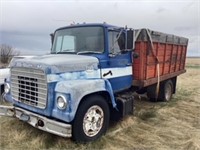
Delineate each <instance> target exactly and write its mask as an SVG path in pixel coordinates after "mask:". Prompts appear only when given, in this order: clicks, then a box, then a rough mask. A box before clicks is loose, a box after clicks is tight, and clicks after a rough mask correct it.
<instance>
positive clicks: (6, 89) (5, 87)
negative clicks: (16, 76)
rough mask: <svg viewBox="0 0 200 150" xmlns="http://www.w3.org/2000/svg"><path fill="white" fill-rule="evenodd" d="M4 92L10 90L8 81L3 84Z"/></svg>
mask: <svg viewBox="0 0 200 150" xmlns="http://www.w3.org/2000/svg"><path fill="white" fill-rule="evenodd" d="M4 92H5V93H6V94H7V93H9V92H10V85H9V84H8V83H5V84H4Z"/></svg>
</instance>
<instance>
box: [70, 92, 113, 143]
mask: <svg viewBox="0 0 200 150" xmlns="http://www.w3.org/2000/svg"><path fill="white" fill-rule="evenodd" d="M109 119H110V111H109V107H108V104H107V102H106V101H105V99H104V98H103V97H101V96H97V95H94V96H90V97H88V98H86V99H85V100H84V101H83V103H81V105H80V107H79V108H78V110H77V113H76V117H75V120H74V122H73V127H72V138H73V140H75V141H77V142H89V141H94V140H96V139H98V138H99V137H100V136H102V135H103V134H104V133H105V132H106V130H107V128H108V125H109Z"/></svg>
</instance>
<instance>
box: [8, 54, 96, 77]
mask: <svg viewBox="0 0 200 150" xmlns="http://www.w3.org/2000/svg"><path fill="white" fill-rule="evenodd" d="M98 62H99V61H98V59H97V58H96V57H92V56H84V55H73V54H51V55H44V56H35V57H32V58H25V59H20V60H16V61H15V62H14V63H13V64H11V68H12V67H27V68H35V69H42V70H44V71H45V72H46V73H47V74H49V73H62V72H73V71H82V70H94V69H98Z"/></svg>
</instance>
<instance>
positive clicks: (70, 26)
mask: <svg viewBox="0 0 200 150" xmlns="http://www.w3.org/2000/svg"><path fill="white" fill-rule="evenodd" d="M91 26H102V27H104V28H120V27H117V26H114V25H110V24H107V23H82V24H79V23H77V24H71V25H68V26H64V27H61V28H58V29H57V30H61V29H66V28H73V27H91ZM57 30H56V31H57Z"/></svg>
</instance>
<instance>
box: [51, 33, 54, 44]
mask: <svg viewBox="0 0 200 150" xmlns="http://www.w3.org/2000/svg"><path fill="white" fill-rule="evenodd" d="M50 36H51V44H52V45H53V40H54V34H53V33H51V34H50Z"/></svg>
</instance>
